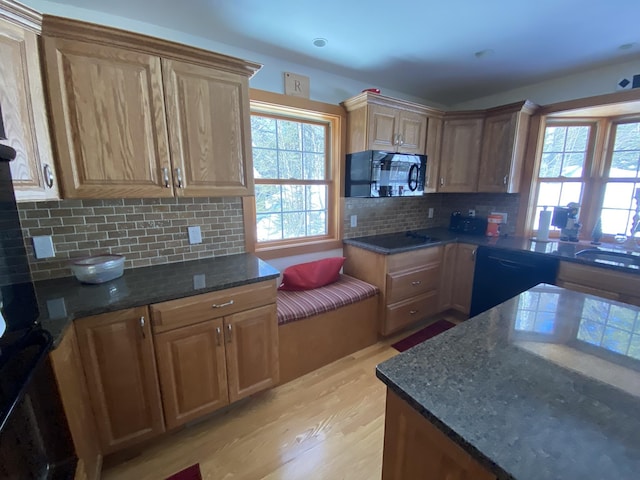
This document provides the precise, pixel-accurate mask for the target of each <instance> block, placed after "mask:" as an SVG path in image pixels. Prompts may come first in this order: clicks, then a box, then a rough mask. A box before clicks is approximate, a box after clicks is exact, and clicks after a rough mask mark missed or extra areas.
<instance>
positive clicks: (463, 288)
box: [451, 243, 478, 315]
mask: <svg viewBox="0 0 640 480" xmlns="http://www.w3.org/2000/svg"><path fill="white" fill-rule="evenodd" d="M477 249H478V246H477V245H469V244H466V243H459V244H458V246H457V252H456V263H455V266H454V268H453V277H454V282H453V291H452V294H451V308H453V309H454V310H457V311H459V312H461V313H465V314H467V315H468V314H469V310H470V309H471V292H472V291H473V274H474V271H475V268H476V251H477Z"/></svg>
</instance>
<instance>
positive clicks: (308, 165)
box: [303, 153, 326, 180]
mask: <svg viewBox="0 0 640 480" xmlns="http://www.w3.org/2000/svg"><path fill="white" fill-rule="evenodd" d="M303 158H304V179H305V180H324V179H325V175H326V174H325V170H326V167H325V157H324V154H318V153H305V154H304V156H303Z"/></svg>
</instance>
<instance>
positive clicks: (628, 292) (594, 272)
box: [556, 262, 640, 306]
mask: <svg viewBox="0 0 640 480" xmlns="http://www.w3.org/2000/svg"><path fill="white" fill-rule="evenodd" d="M556 285H558V286H559V287H563V288H568V289H569V290H575V291H577V292H582V293H588V294H591V295H596V296H598V297H603V298H608V299H610V300H616V301H618V302H623V303H629V304H631V305H637V306H640V293H639V292H640V276H638V275H635V274H633V273H624V272H620V271H618V270H609V269H607V268H602V267H592V266H590V265H582V264H579V263H572V262H560V266H559V268H558V276H557V279H556Z"/></svg>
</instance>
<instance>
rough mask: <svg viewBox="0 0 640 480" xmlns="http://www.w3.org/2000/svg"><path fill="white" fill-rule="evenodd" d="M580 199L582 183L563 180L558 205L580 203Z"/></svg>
mask: <svg viewBox="0 0 640 480" xmlns="http://www.w3.org/2000/svg"><path fill="white" fill-rule="evenodd" d="M581 200H582V183H578V182H563V183H562V193H561V194H560V203H559V204H558V205H560V206H563V207H564V206H566V205H569V203H571V202H575V203H580V202H581Z"/></svg>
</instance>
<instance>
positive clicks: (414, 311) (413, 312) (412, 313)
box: [409, 310, 418, 315]
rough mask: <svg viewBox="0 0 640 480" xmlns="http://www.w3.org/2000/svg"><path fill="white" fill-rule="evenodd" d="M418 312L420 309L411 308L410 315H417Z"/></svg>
mask: <svg viewBox="0 0 640 480" xmlns="http://www.w3.org/2000/svg"><path fill="white" fill-rule="evenodd" d="M416 313H418V310H409V315H415V314H416Z"/></svg>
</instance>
